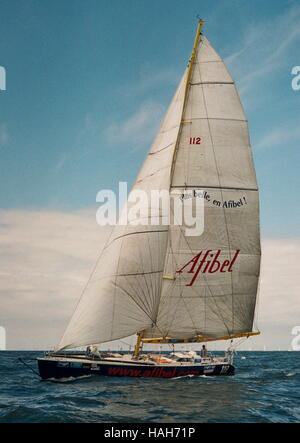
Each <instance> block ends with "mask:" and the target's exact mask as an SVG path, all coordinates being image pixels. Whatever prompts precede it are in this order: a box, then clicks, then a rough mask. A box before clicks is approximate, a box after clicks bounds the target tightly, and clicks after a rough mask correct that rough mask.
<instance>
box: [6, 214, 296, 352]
mask: <svg viewBox="0 0 300 443" xmlns="http://www.w3.org/2000/svg"><path fill="white" fill-rule="evenodd" d="M109 232H110V229H109V228H103V227H99V226H98V225H97V224H96V221H95V214H94V212H93V211H90V210H86V211H84V210H81V211H74V212H55V211H53V212H51V211H17V210H11V211H1V212H0V245H1V249H0V250H1V253H0V306H1V309H0V326H4V327H5V328H6V330H7V340H8V346H9V348H10V349H48V348H51V347H54V346H55V345H56V344H57V343H58V341H59V339H60V337H61V335H62V334H63V332H64V330H65V328H66V326H67V323H68V321H69V319H70V317H71V315H72V313H73V311H74V308H75V306H76V303H77V301H78V299H79V297H80V294H81V292H82V290H83V288H84V286H85V284H86V282H87V279H88V277H89V275H90V273H91V271H92V269H93V266H94V264H95V262H96V260H97V258H98V256H99V254H100V252H101V250H102V248H103V246H104V244H105V242H106V239H107V236H108V234H109ZM262 250H263V256H262V273H261V282H260V297H259V310H258V312H259V317H258V325H259V328H260V330H261V331H262V333H263V334H262V336H261V337H260V338H258V339H254V338H253V339H251V342H250V341H249V344H248V342H247V346H252V347H253V348H255V347H258V348H260V349H261V348H262V346H263V344H266V345H267V347H268V348H277V347H278V346H281V347H282V348H285V349H287V348H288V347H289V345H290V342H291V340H292V338H293V337H292V335H291V331H292V328H293V327H294V326H296V325H299V324H300V303H299V294H300V276H299V272H298V267H299V265H298V264H299V262H300V239H275V238H270V239H264V240H263V242H262ZM125 341H126V342H128V340H125ZM106 346H108V345H106ZM212 346H213V345H211V347H212ZM221 346H222V345H221V344H220V343H217V347H221Z"/></svg>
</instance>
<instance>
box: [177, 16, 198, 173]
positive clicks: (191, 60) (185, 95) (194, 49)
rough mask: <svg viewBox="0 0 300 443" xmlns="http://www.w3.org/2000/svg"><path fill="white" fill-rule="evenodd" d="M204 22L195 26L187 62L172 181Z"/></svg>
mask: <svg viewBox="0 0 300 443" xmlns="http://www.w3.org/2000/svg"><path fill="white" fill-rule="evenodd" d="M204 23H206V21H205V20H202V19H200V20H199V21H198V26H197V31H196V36H195V41H194V46H193V50H192V54H191V58H190V60H189V64H188V70H187V76H186V83H185V90H184V99H183V107H182V117H181V122H180V128H179V131H178V134H177V139H176V144H175V149H174V154H173V160H172V166H171V181H172V177H173V174H174V168H175V162H176V156H177V151H178V145H179V140H180V135H181V128H182V125H183V124H184V120H183V114H184V110H185V108H186V102H187V97H188V92H189V86H190V81H191V77H192V70H193V65H194V62H195V57H196V54H197V48H198V45H199V39H200V35H201V31H202V27H203V25H204Z"/></svg>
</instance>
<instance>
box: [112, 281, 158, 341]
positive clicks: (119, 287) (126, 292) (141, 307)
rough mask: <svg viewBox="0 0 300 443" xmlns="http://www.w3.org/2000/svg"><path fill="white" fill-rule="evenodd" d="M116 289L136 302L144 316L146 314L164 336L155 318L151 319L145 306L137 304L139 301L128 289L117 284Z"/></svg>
mask: <svg viewBox="0 0 300 443" xmlns="http://www.w3.org/2000/svg"><path fill="white" fill-rule="evenodd" d="M116 287H118V289H120V290H121V291H123V292H125V294H127V295H128V297H130V298H131V299H132V300H133V301H134V303H135V304H136V305H137V307H138V308H139V309H140V310H141V311H143V312H144V314H146V316H147V317H148V318H149V320H151V323H152V324H154V325H155V326H156V327H157V329H158V330H159V332H160V333H161V334H162V331H161V330H160V328H159V327H158V326H157V324H156V322H155V320H154V319H153V318H151V316H150V315H149V314H148V312H147V311H146V310H145V309H144V308H143V306H140V305H139V304H138V303H137V301H136V300H134V298H133V297H132V295H131V294H130V293H129V292H128V291H126V289H124V288H122V287H121V286H119V285H117V284H116Z"/></svg>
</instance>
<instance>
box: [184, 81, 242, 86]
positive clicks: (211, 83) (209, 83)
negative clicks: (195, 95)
mask: <svg viewBox="0 0 300 443" xmlns="http://www.w3.org/2000/svg"><path fill="white" fill-rule="evenodd" d="M198 85H234V82H197V83H191V86H198Z"/></svg>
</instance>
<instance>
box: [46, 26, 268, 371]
mask: <svg viewBox="0 0 300 443" xmlns="http://www.w3.org/2000/svg"><path fill="white" fill-rule="evenodd" d="M203 24H204V21H203V20H199V22H198V27H197V32H196V37H195V42H194V46H193V50H192V55H191V58H190V60H189V63H188V66H187V68H186V70H185V72H184V74H183V76H182V79H181V81H180V83H179V86H178V89H177V91H176V93H175V95H174V97H173V100H172V102H171V104H170V106H169V108H168V110H167V113H166V115H165V118H164V120H163V122H162V125H161V127H160V129H159V131H158V133H157V135H156V137H155V140H154V142H153V144H152V146H151V149H150V151H149V153H148V155H147V157H146V159H145V162H144V164H143V166H142V168H141V171H140V173H139V175H138V177H137V180H136V182H135V184H134V186H133V190H142V191H144V192H145V193H146V194H147V195H150V193H151V191H152V190H153V189H156V190H157V189H159V190H168V192H169V193H170V196H172V198H173V199H174V201H175V200H176V199H181V200H184V199H185V198H189V199H190V200H191V201H192V202H193V203H195V201H196V200H197V198H201V199H202V201H203V213H204V227H203V232H201V233H200V234H199V235H190V232H189V230H188V229H187V228H188V227H189V226H186V225H185V221H182V223H181V224H180V223H176V222H175V221H174V219H173V220H172V221H169V223H168V224H167V225H166V224H165V223H162V222H161V223H157V224H156V225H155V226H153V225H151V224H149V223H146V222H145V223H144V224H130V223H128V224H120V223H119V224H118V225H116V226H115V227H114V229H113V232H112V234H111V236H110V238H109V240H108V242H107V244H106V246H105V248H104V250H103V251H102V254H101V256H100V258H99V260H98V262H97V264H96V266H95V269H94V272H93V274H92V275H91V277H90V279H89V281H88V283H87V285H86V288H85V291H84V293H83V295H82V297H81V299H80V301H79V303H78V305H77V308H76V310H75V313H74V315H73V317H72V318H71V321H70V323H69V325H68V327H67V329H66V331H65V333H64V335H63V337H62V339H61V341H60V343H59V345H58V346H57V348H56V349H55V351H54V352H49V353H47V354H45V355H44V356H43V357H42V358H39V359H38V367H39V373H40V376H41V377H42V379H49V378H64V377H79V376H83V375H87V374H97V375H100V376H101V375H102V376H119V377H120V376H132V377H158V378H173V377H180V376H186V375H194V376H199V375H214V376H215V375H233V374H234V370H235V368H234V366H233V355H232V352H227V353H225V355H224V356H223V357H216V356H212V355H209V354H208V355H207V354H206V353H204V355H202V356H201V355H199V354H198V353H197V352H195V351H188V352H184V351H181V352H176V351H174V352H172V353H169V354H161V353H160V352H157V353H155V352H153V353H149V352H148V353H146V352H143V345H144V344H151V345H152V346H153V347H155V346H156V345H159V346H162V345H163V344H169V345H170V346H173V347H174V346H175V345H176V344H181V345H182V344H186V346H190V344H191V343H193V344H195V343H196V344H197V343H199V344H200V343H201V344H200V345H199V347H201V346H202V343H208V342H211V341H217V340H231V341H233V340H234V339H236V338H241V337H250V336H252V335H256V334H259V332H255V331H253V321H254V314H255V307H256V298H257V291H258V280H259V272H260V233H259V197H258V187H257V181H256V174H255V169H254V164H253V159H252V153H251V147H250V141H249V134H248V125H247V120H246V117H245V114H244V111H243V107H242V105H241V102H240V98H239V95H238V93H237V90H236V87H235V84H234V81H233V79H232V78H231V76H230V74H229V72H228V70H227V68H226V66H225V64H224V62H223V60H222V59H221V58H220V56H219V55H218V54H217V52H216V51H215V50H214V49H213V47H212V46H211V44H210V43H209V41H208V40H207V39H206V37H205V36H204V35H203V33H202V27H203ZM149 201H151V200H149ZM148 210H150V212H151V214H152V216H153V213H154V215H156V216H157V217H158V218H159V217H160V216H161V208H160V207H159V205H158V206H157V207H153V206H152V207H145V208H144V212H143V211H142V212H143V214H144V218H145V220H147V218H149V215H147V214H149V211H148ZM170 210H171V211H172V208H171V209H170ZM135 334H136V336H137V342H136V346H135V349H134V352H132V353H131V354H128V353H121V352H99V351H98V349H97V347H96V345H97V344H100V343H101V344H103V343H107V342H111V341H113V340H120V339H123V338H125V337H129V336H132V335H135ZM86 346H87V350H86V351H85V352H79V351H74V349H75V350H76V349H78V348H81V347H86ZM70 350H71V351H70Z"/></svg>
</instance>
